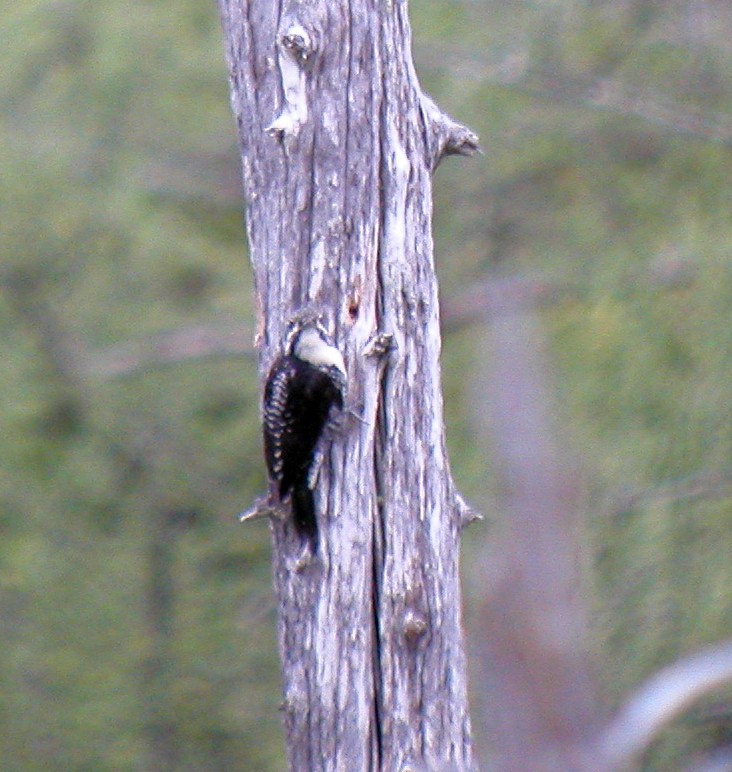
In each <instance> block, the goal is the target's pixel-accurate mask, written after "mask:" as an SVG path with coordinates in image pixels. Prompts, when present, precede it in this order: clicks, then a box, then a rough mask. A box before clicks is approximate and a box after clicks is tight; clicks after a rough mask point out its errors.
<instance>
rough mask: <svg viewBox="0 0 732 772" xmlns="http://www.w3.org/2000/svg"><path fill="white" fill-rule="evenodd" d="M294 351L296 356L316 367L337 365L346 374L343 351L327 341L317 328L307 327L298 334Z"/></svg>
mask: <svg viewBox="0 0 732 772" xmlns="http://www.w3.org/2000/svg"><path fill="white" fill-rule="evenodd" d="M294 353H295V356H296V357H298V358H299V359H302V360H303V361H304V362H309V363H310V364H311V365H313V366H314V367H335V368H337V369H338V370H340V371H341V373H343V375H344V376H345V374H346V366H345V364H344V362H343V357H342V356H341V352H340V351H338V349H337V348H335V346H331V345H330V344H328V343H326V342H325V341H324V340H323V338H322V337H321V336H320V333H319V332H318V331H317V330H315V329H305V330H303V331H302V332H301V333H300V334H299V335H298V337H297V342H296V343H295V348H294Z"/></svg>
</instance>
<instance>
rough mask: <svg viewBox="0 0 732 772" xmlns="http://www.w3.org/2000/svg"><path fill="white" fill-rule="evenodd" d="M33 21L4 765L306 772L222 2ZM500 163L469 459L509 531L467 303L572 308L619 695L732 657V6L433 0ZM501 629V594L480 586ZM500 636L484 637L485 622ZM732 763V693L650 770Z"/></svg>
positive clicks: (23, 121) (561, 357)
mask: <svg viewBox="0 0 732 772" xmlns="http://www.w3.org/2000/svg"><path fill="white" fill-rule="evenodd" d="M4 5H5V7H4V8H3V10H2V15H1V16H0V18H1V19H2V21H0V63H1V64H2V66H1V67H0V105H1V106H2V110H1V111H0V139H1V140H2V141H1V142H0V175H1V177H0V211H1V213H2V214H1V217H0V244H1V245H2V261H1V262H0V289H1V294H0V298H2V302H1V303H0V328H1V330H2V334H0V351H1V352H2V354H1V357H2V362H3V367H2V369H1V370H0V379H1V380H2V392H3V399H2V403H1V404H2V410H0V431H1V432H2V435H3V436H4V437H5V441H4V442H3V444H2V447H1V448H0V458H2V463H1V464H0V631H1V633H2V647H0V767H1V768H2V769H5V770H24V771H26V770H31V771H32V770H41V769H57V770H66V769H68V770H95V772H96V771H102V770H119V769H133V768H135V769H138V768H148V769H180V770H209V769H210V770H216V769H220V770H280V769H282V768H283V766H284V754H283V748H282V739H281V735H280V728H279V714H278V703H279V698H280V693H279V680H278V663H277V658H276V652H275V648H276V647H275V636H274V602H273V597H272V594H271V590H270V574H269V537H268V531H267V527H266V525H264V524H258V525H251V526H247V527H246V528H245V527H242V526H239V525H238V524H237V522H236V518H235V516H236V514H237V513H238V512H239V511H240V510H241V509H243V508H245V507H246V506H248V504H249V503H250V502H251V500H252V498H253V496H254V495H256V494H257V493H258V492H260V491H261V490H262V489H263V487H264V483H265V478H264V468H263V463H262V460H261V452H260V440H259V426H258V383H257V372H256V364H255V361H254V359H253V357H252V356H251V352H249V353H247V349H248V344H249V342H250V340H251V333H250V331H249V330H250V328H251V322H252V319H253V310H252V289H251V279H250V272H249V265H248V260H247V257H246V245H245V238H244V229H243V225H242V214H241V212H242V200H241V194H240V185H239V159H238V153H237V150H236V146H235V142H236V138H235V128H234V125H233V119H232V117H231V114H230V111H229V104H228V85H227V80H226V72H225V66H224V57H223V43H222V40H221V33H220V30H219V23H218V17H217V13H216V8H215V6H214V5H213V4H203V5H201V4H200V3H193V2H190V0H160V1H159V2H134V1H133V2H130V3H111V2H91V0H76V1H74V0H68V1H66V2H64V1H63V0H60V1H59V0H57V1H54V2H51V1H50V0H18V1H17V2H15V3H12V4H11V3H5V4H4ZM411 14H412V21H413V26H414V40H415V59H416V63H417V67H418V70H419V72H420V75H421V77H422V80H423V83H424V85H425V88H426V89H427V91H428V92H430V93H431V94H432V95H433V96H434V97H435V98H436V99H437V101H438V102H439V103H440V104H441V105H442V106H443V107H445V108H446V109H448V111H450V112H452V113H453V114H454V115H455V116H456V117H458V118H459V119H460V120H461V121H464V122H466V123H467V124H468V125H470V126H471V127H472V128H474V129H475V130H476V131H477V132H478V133H479V134H480V136H481V142H482V146H483V148H484V150H485V157H484V158H482V159H479V160H475V159H474V160H472V161H450V162H447V163H445V164H444V165H443V166H442V167H440V169H439V171H438V173H437V180H436V201H435V240H436V259H437V264H438V270H439V272H440V275H441V280H442V297H443V305H444V309H445V350H444V384H445V391H446V406H447V418H448V437H449V440H450V443H451V451H452V452H451V458H452V464H453V467H454V470H455V473H456V477H457V479H458V481H459V482H460V483H461V485H462V489H463V492H464V493H465V494H466V496H467V497H468V498H469V499H470V500H471V501H472V502H474V503H475V504H476V505H477V506H478V507H479V508H481V509H483V510H484V512H485V513H486V514H487V516H488V524H487V525H485V524H483V525H477V526H473V527H472V529H469V530H468V532H467V534H466V537H465V545H466V551H467V555H466V561H465V562H466V564H467V565H466V570H468V571H469V570H470V547H471V540H473V539H474V538H475V533H476V531H477V530H478V529H485V528H490V522H491V520H496V519H500V513H499V512H495V511H492V510H491V506H490V502H491V499H492V488H491V486H492V482H493V479H492V472H491V468H490V459H489V458H487V457H486V454H485V450H484V448H485V443H484V441H483V438H481V437H480V436H479V431H478V430H477V429H476V422H475V415H474V414H473V413H472V412H471V407H470V405H471V393H475V390H476V389H479V388H480V383H479V378H480V369H481V368H480V362H479V360H481V359H482V358H483V356H484V355H483V352H481V351H479V350H478V351H476V349H475V343H474V341H475V340H476V334H475V333H476V326H475V325H480V324H482V323H483V322H480V321H476V320H471V319H470V314H469V313H467V314H466V313H465V310H466V309H467V310H468V311H469V310H470V303H469V302H468V300H467V299H468V298H469V297H471V295H470V292H471V290H472V289H474V288H475V287H476V286H480V285H481V284H483V283H485V282H493V283H496V282H503V286H505V287H506V291H517V292H521V293H523V294H524V295H525V297H526V298H527V302H532V303H536V304H537V305H538V306H540V308H541V318H542V320H543V321H544V323H545V325H546V330H547V333H548V335H549V339H550V341H551V346H552V351H551V353H552V356H553V358H554V363H555V367H556V374H557V375H558V377H557V379H556V381H557V385H558V392H559V393H558V395H557V396H558V401H559V404H560V405H561V410H562V421H563V424H564V425H565V426H566V428H567V436H568V437H569V438H570V440H571V442H570V447H571V451H570V452H572V453H573V454H574V455H576V456H577V457H578V458H579V460H580V464H581V468H582V475H583V479H584V480H585V484H586V489H587V494H586V499H587V520H588V524H589V533H590V542H589V544H588V558H587V563H588V565H589V566H591V578H592V588H593V610H594V617H593V629H592V640H593V646H594V648H595V650H596V654H597V661H598V671H599V675H600V678H601V679H602V682H603V685H604V688H605V692H606V694H607V697H608V704H609V706H610V707H612V706H613V705H616V704H617V703H618V702H619V701H620V700H621V699H622V696H623V695H624V694H625V693H627V692H628V691H629V690H630V689H631V688H632V687H633V686H634V685H635V684H637V683H638V682H639V681H640V680H641V679H643V678H644V677H645V676H647V675H649V674H650V673H652V672H653V671H654V670H655V669H657V668H658V667H659V666H661V665H662V664H665V663H667V662H670V661H671V660H673V659H674V658H675V657H677V656H679V655H681V654H683V653H685V652H689V651H692V650H694V649H695V648H697V647H699V646H701V645H702V644H705V643H710V642H713V641H716V640H719V639H721V638H723V637H725V636H729V635H730V634H732V591H731V588H732V559H731V557H732V423H731V422H730V405H731V404H732V324H730V321H729V320H730V318H732V254H730V249H731V247H730V245H731V244H732V157H731V155H730V152H731V151H730V143H731V142H732V74H730V73H732V7H730V6H729V3H727V2H726V0H716V1H715V0H670V1H667V2H653V1H652V0H615V1H614V2H599V1H597V0H595V1H592V0H585V2H577V1H575V0H548V1H546V2H529V1H528V0H523V1H521V0H501V2H498V1H497V0H486V1H484V2H476V0H462V1H461V2H457V0H424V2H416V0H414V1H413V3H412V7H411ZM466 600H467V604H468V608H470V605H471V599H470V598H467V599H466ZM468 616H469V614H468ZM725 742H732V692H729V691H728V692H724V693H719V694H716V695H714V696H713V698H710V699H709V700H707V701H705V703H704V704H703V705H700V706H698V707H697V708H695V709H694V710H693V711H692V712H691V713H690V714H688V715H687V716H685V717H684V718H683V719H682V720H679V721H677V722H676V723H675V724H674V725H673V726H672V727H671V728H670V729H669V730H667V731H666V732H665V733H664V735H663V737H662V738H661V739H660V740H659V741H658V742H657V743H656V745H655V746H654V747H653V748H652V749H651V751H650V752H649V753H648V755H647V757H646V758H645V759H644V762H643V766H644V769H648V770H670V769H677V768H681V766H682V762H681V759H682V758H683V757H685V756H687V755H688V754H690V753H693V752H696V751H698V750H701V749H705V748H710V747H714V746H716V745H719V744H724V743H725Z"/></svg>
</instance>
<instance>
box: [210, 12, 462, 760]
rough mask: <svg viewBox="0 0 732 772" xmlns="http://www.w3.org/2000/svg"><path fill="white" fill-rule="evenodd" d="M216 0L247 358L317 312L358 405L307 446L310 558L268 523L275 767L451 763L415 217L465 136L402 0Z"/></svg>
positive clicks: (457, 505)
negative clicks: (277, 714)
mask: <svg viewBox="0 0 732 772" xmlns="http://www.w3.org/2000/svg"><path fill="white" fill-rule="evenodd" d="M220 7H221V15H222V19H223V24H224V31H225V37H226V42H227V55H228V61H229V66H230V75H231V88H232V104H233V109H234V113H235V115H236V118H237V121H238V126H239V134H240V140H241V149H242V160H243V171H244V187H245V194H246V200H247V227H248V234H249V241H250V250H251V259H252V263H253V266H254V275H255V284H256V286H255V290H256V296H257V303H258V309H259V318H258V326H257V329H258V335H257V343H258V345H259V346H260V347H261V349H260V351H261V356H260V372H261V375H262V378H263V379H264V377H265V375H266V372H267V370H268V368H269V365H270V364H271V362H272V360H273V358H274V357H275V356H276V354H277V353H278V350H279V346H280V343H281V340H282V338H283V336H284V333H285V327H286V324H287V322H288V320H289V319H290V318H291V317H292V316H293V315H294V314H296V313H297V312H298V311H300V310H301V309H302V308H304V307H312V308H315V309H317V310H320V311H322V312H323V313H324V315H325V317H326V319H327V322H328V325H329V326H330V328H331V330H332V332H333V334H334V339H335V341H336V343H337V345H338V346H339V348H340V350H341V351H342V352H343V354H344V358H345V361H346V364H347V368H348V375H349V390H348V397H347V399H348V403H349V405H351V406H352V407H353V408H354V410H355V411H356V412H357V413H358V414H359V415H360V417H361V419H362V420H360V421H357V420H350V421H349V420H346V422H345V424H344V426H343V428H342V429H341V430H340V432H339V433H338V434H337V435H336V436H335V438H334V441H333V442H332V443H330V444H328V445H327V446H326V447H325V454H324V463H323V464H322V467H321V470H320V475H319V479H318V483H317V488H316V491H315V495H316V505H317V510H318V514H319V526H320V534H321V536H320V552H319V554H318V557H317V558H316V559H315V560H314V561H312V562H310V563H309V564H307V563H304V562H303V561H301V560H299V558H298V556H299V555H300V546H299V543H298V539H297V536H296V534H295V532H294V529H293V528H292V525H291V524H290V523H289V522H288V521H287V520H285V521H284V522H283V521H273V523H272V530H273V538H274V579H275V585H276V589H277V596H278V602H279V643H280V653H281V657H282V671H283V680H284V716H285V726H286V733H287V746H288V755H289V763H290V767H291V768H292V769H295V770H315V769H318V770H320V769H323V770H346V769H347V770H349V772H350V771H356V770H376V769H384V770H406V769H416V770H421V769H426V770H445V769H459V770H468V769H471V768H472V767H473V761H472V751H471V740H470V728H469V718H468V707H467V697H466V677H465V656H464V651H463V635H462V629H461V609H460V592H459V578H458V538H459V534H460V530H461V523H462V520H464V519H465V513H466V511H467V508H466V507H465V505H464V503H463V502H462V500H461V499H460V498H459V496H458V495H457V494H456V491H455V489H454V485H453V483H452V478H451V475H450V470H449V466H448V462H447V457H446V452H445V436H444V425H443V411H442V396H441V387H440V368H439V358H440V330H439V320H438V302H437V283H436V278H435V271H434V265H433V259H432V252H433V246H432V239H431V233H430V229H431V215H432V196H431V185H432V183H431V173H432V170H433V169H434V167H435V166H436V165H437V163H438V162H439V160H440V158H441V157H442V156H443V155H445V154H451V153H463V154H465V153H469V152H472V151H473V150H474V149H475V148H476V147H477V140H476V137H475V135H473V134H472V133H471V132H470V131H469V130H467V129H466V128H465V127H462V126H459V125H458V124H456V123H455V122H454V121H452V120H451V119H449V118H447V117H446V116H445V115H444V114H443V113H441V112H440V111H439V109H438V108H437V107H436V106H435V105H434V103H433V102H431V100H429V99H428V98H426V97H425V96H424V94H423V93H422V91H421V90H420V87H419V84H418V82H417V78H416V75H415V72H414V68H413V65H412V60H411V51H410V32H409V24H408V20H407V8H406V2H404V1H403V0H394V2H391V3H385V2H381V3H377V2H373V1H370V0H352V1H351V2H346V0H332V1H331V2H326V1H325V0H320V1H318V0H314V1H311V2H286V3H284V4H282V5H280V4H277V3H267V2H247V1H246V0H220ZM382 335H383V336H386V337H379V336H382ZM389 336H391V337H389Z"/></svg>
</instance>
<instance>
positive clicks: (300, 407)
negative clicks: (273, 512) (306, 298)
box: [262, 320, 346, 551]
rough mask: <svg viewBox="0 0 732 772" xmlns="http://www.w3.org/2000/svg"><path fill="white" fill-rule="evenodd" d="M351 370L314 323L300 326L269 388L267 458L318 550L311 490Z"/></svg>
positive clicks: (274, 367)
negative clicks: (319, 446) (316, 462)
mask: <svg viewBox="0 0 732 772" xmlns="http://www.w3.org/2000/svg"><path fill="white" fill-rule="evenodd" d="M345 387H346V368H345V365H344V363H343V357H342V356H341V353H340V351H338V349H337V348H335V346H333V345H331V343H330V342H329V341H328V337H327V335H326V332H325V330H324V329H323V327H322V326H321V325H320V324H319V323H318V322H317V321H313V320H306V321H302V322H299V323H297V324H295V326H294V327H293V329H292V332H291V333H290V335H289V336H288V340H287V343H286V346H285V351H284V353H283V354H282V355H281V356H280V357H279V358H278V359H277V360H276V361H275V363H274V365H272V369H271V370H270V372H269V376H268V377H267V383H266V384H265V387H264V407H263V411H262V412H263V417H264V426H263V434H264V456H265V460H266V462H267V470H268V472H269V477H270V480H271V481H272V482H273V483H274V485H275V487H276V489H277V494H278V496H279V498H280V501H282V500H284V499H286V498H287V497H288V496H289V497H290V501H291V505H292V519H293V521H294V524H295V527H296V529H297V531H298V533H299V534H300V535H301V536H303V537H307V538H308V539H309V540H310V543H311V545H312V547H313V551H315V550H316V549H317V541H318V525H317V520H316V517H315V502H314V498H313V491H312V489H311V487H310V479H309V477H310V470H311V468H312V465H313V460H314V457H315V449H316V446H317V444H318V440H319V439H320V437H321V435H322V433H323V429H324V428H325V425H326V423H327V421H328V416H329V415H330V411H331V408H333V407H336V408H338V409H342V408H343V394H344V391H345Z"/></svg>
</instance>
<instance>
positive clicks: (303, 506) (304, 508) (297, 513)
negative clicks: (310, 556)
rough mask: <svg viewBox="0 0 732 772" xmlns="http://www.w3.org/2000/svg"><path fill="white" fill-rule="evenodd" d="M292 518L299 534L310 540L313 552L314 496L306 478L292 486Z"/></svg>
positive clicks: (315, 533)
mask: <svg viewBox="0 0 732 772" xmlns="http://www.w3.org/2000/svg"><path fill="white" fill-rule="evenodd" d="M292 519H293V521H294V523H295V528H296V529H297V532H298V533H299V534H300V535H301V536H306V537H307V538H308V539H309V540H310V544H311V545H312V548H313V552H316V551H317V549H318V521H317V520H316V518H315V498H314V497H313V492H312V490H310V486H309V485H308V483H307V480H303V481H302V482H301V483H299V484H296V485H294V486H293V488H292Z"/></svg>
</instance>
